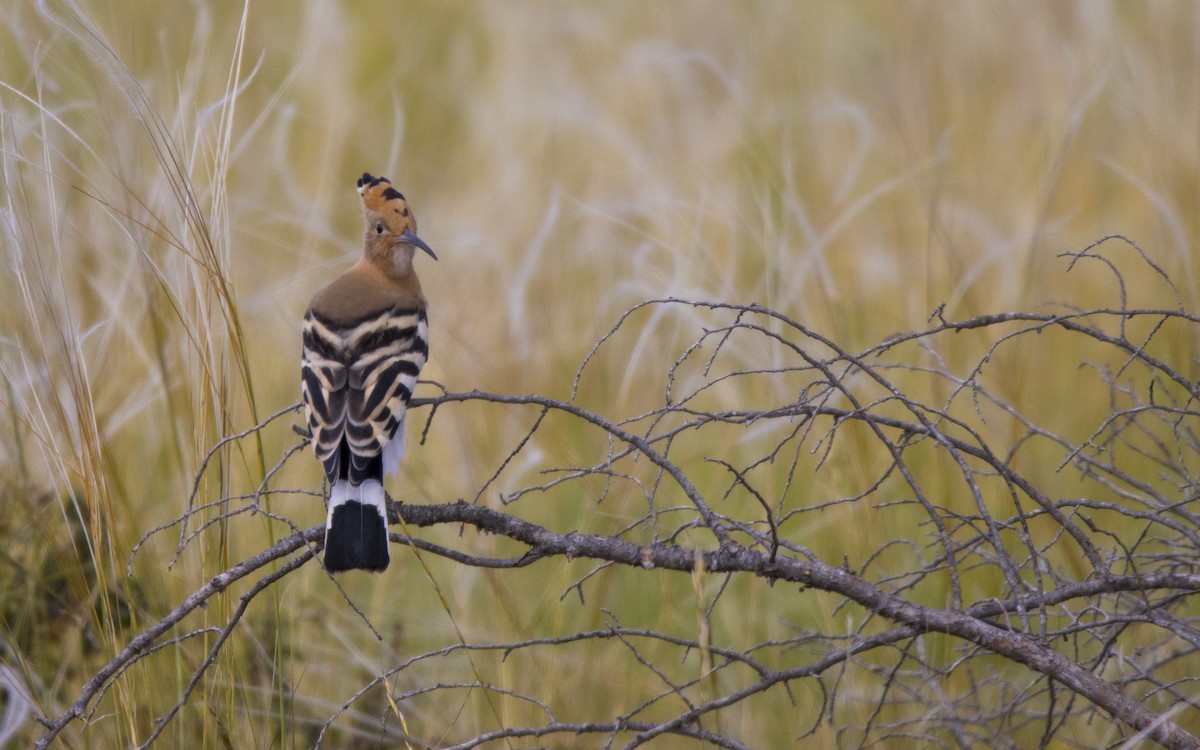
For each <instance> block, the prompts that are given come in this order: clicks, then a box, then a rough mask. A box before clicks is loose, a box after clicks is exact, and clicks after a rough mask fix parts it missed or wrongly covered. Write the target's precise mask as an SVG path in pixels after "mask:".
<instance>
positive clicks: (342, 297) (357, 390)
mask: <svg viewBox="0 0 1200 750" xmlns="http://www.w3.org/2000/svg"><path fill="white" fill-rule="evenodd" d="M358 193H359V195H361V196H362V201H363V209H364V213H365V215H366V220H367V232H366V238H365V244H366V248H365V250H364V252H363V257H362V258H361V259H360V260H359V261H358V262H357V263H355V264H354V266H353V267H351V268H350V270H348V271H346V273H344V274H342V275H341V276H339V277H338V278H337V279H336V280H334V282H333V283H332V284H330V285H329V286H327V287H325V288H324V289H322V290H321V291H319V292H317V293H316V295H315V296H314V297H313V299H312V302H311V303H309V306H308V312H307V313H305V315H304V356H303V359H302V361H301V363H300V372H301V389H302V391H303V393H304V412H305V416H306V418H307V419H308V426H309V429H310V430H311V431H312V444H313V449H314V450H315V451H316V453H317V458H319V459H321V462H322V463H323V464H324V465H325V476H326V478H327V479H328V480H329V484H330V486H331V487H332V490H331V492H330V496H329V511H328V516H327V518H326V520H325V569H326V570H329V571H330V572H337V571H341V570H352V569H354V568H359V569H362V570H372V571H381V570H384V569H386V568H387V566H388V538H387V503H386V499H385V494H384V491H383V476H384V474H385V473H386V474H389V475H390V474H394V473H396V471H397V470H398V469H399V467H400V458H401V456H403V454H404V415H405V412H406V411H407V410H408V401H409V398H411V397H412V391H413V386H415V385H416V382H417V373H419V372H420V371H421V367H422V365H424V364H425V359H426V358H427V356H428V354H429V324H428V322H427V320H426V317H425V296H424V295H423V294H421V282H420V281H418V280H417V274H416V272H415V271H414V270H413V254H414V253H415V252H416V248H418V247H419V248H421V249H422V250H424V251H425V252H427V253H429V254H430V255H431V256H432V257H433V259H434V260H437V256H436V255H434V253H433V250H430V249H429V246H428V245H426V244H425V243H424V242H422V241H421V238H420V237H418V236H417V234H416V232H417V221H416V219H415V218H413V215H412V211H410V210H409V208H408V203H407V202H406V201H405V200H404V196H403V195H401V194H400V191H399V190H397V189H396V188H394V187H392V183H391V182H390V181H388V180H387V178H384V177H372V176H371V175H370V174H367V173H363V176H362V177H361V178H360V179H359V181H358Z"/></svg>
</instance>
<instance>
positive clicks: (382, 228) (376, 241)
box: [358, 172, 437, 273]
mask: <svg viewBox="0 0 1200 750" xmlns="http://www.w3.org/2000/svg"><path fill="white" fill-rule="evenodd" d="M358 194H359V195H360V196H362V202H363V215H364V217H365V218H366V220H367V231H366V236H365V242H366V253H367V257H369V258H371V259H373V260H375V261H376V262H381V263H388V264H393V265H394V267H395V269H396V271H397V272H400V273H403V272H405V271H407V270H408V269H411V268H412V258H413V253H414V251H415V248H418V247H419V248H421V249H422V250H424V251H425V252H427V253H429V256H430V257H431V258H433V259H434V260H437V255H435V254H434V252H433V250H432V249H430V247H429V245H426V244H425V242H424V240H422V239H421V238H420V237H418V236H417V220H416V217H414V216H413V214H412V210H411V209H410V208H409V207H408V201H407V200H405V199H404V195H403V194H402V193H401V192H400V191H399V190H397V189H396V188H394V187H392V183H391V180H389V179H388V178H386V177H374V176H372V175H371V174H370V173H368V172H363V176H362V177H360V178H359V179H358Z"/></svg>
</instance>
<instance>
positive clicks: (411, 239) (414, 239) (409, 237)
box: [400, 229, 438, 260]
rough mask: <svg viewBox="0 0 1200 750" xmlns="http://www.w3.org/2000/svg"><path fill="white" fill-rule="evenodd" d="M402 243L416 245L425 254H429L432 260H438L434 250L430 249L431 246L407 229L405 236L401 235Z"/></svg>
mask: <svg viewBox="0 0 1200 750" xmlns="http://www.w3.org/2000/svg"><path fill="white" fill-rule="evenodd" d="M400 241H401V242H407V243H408V244H410V245H416V246H417V247H419V248H421V249H422V250H424V251H425V252H427V253H429V257H430V258H433V259H434V260H437V259H438V257H437V255H436V254H435V253H434V252H433V249H432V248H431V247H429V245H426V244H425V240H423V239H421V238H420V237H418V236H417V235H415V234H413V233H412V231H411V230H408V229H405V230H404V232H403V234H401V235H400Z"/></svg>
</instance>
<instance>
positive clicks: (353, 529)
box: [325, 500, 389, 573]
mask: <svg viewBox="0 0 1200 750" xmlns="http://www.w3.org/2000/svg"><path fill="white" fill-rule="evenodd" d="M388 561H389V555H388V538H387V523H386V522H385V521H384V518H383V516H382V515H380V514H379V510H378V509H377V508H376V507H375V506H374V505H366V504H363V503H359V502H355V501H353V500H350V501H347V502H345V503H342V504H341V505H339V506H337V507H336V508H334V509H333V520H332V522H331V523H330V524H329V528H327V529H326V530H325V570H328V571H329V572H330V573H341V572H342V571H346V570H369V571H371V572H372V573H382V572H383V571H385V570H387V566H388Z"/></svg>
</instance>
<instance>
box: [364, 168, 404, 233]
mask: <svg viewBox="0 0 1200 750" xmlns="http://www.w3.org/2000/svg"><path fill="white" fill-rule="evenodd" d="M358 194H359V195H361V196H362V202H363V208H364V209H366V211H367V213H368V214H370V213H375V214H378V215H379V216H381V217H383V219H384V221H385V222H386V223H387V224H388V228H389V229H391V230H392V231H393V232H396V233H397V234H399V233H400V232H403V231H404V230H405V229H411V230H415V229H416V221H414V220H413V218H412V214H411V213H410V212H409V209H408V201H406V200H405V199H404V194H403V193H401V192H400V191H399V190H397V189H396V188H394V187H392V181H391V180H389V179H388V178H386V177H375V176H374V175H372V174H371V173H370V172H363V176H362V177H359V178H358Z"/></svg>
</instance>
